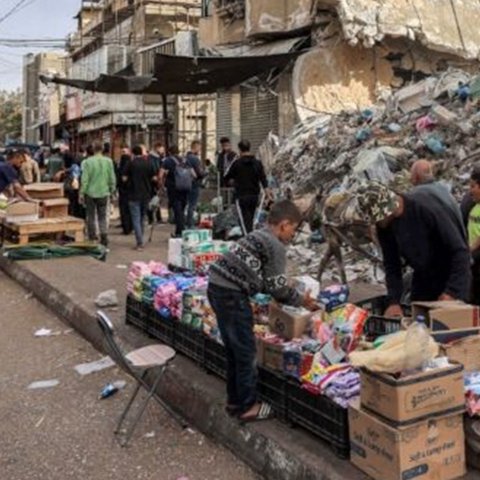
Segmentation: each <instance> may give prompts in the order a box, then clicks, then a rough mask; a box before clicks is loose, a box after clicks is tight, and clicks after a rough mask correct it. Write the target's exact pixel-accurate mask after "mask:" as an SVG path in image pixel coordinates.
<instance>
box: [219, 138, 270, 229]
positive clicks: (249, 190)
mask: <svg viewBox="0 0 480 480" xmlns="http://www.w3.org/2000/svg"><path fill="white" fill-rule="evenodd" d="M238 148H239V150H240V157H239V158H238V159H237V160H235V162H234V163H233V165H232V166H231V167H230V169H229V170H228V172H227V173H226V175H225V180H226V181H227V182H229V181H230V180H232V181H233V185H234V190H235V200H236V201H237V202H238V203H237V205H238V206H239V208H240V211H241V213H242V217H243V223H244V227H245V228H244V230H245V233H250V232H251V231H252V230H253V220H254V216H255V210H256V208H257V205H258V200H259V196H260V189H261V187H263V188H264V189H265V193H266V195H268V196H270V192H269V190H268V182H267V176H266V175H265V170H264V169H263V165H262V162H261V161H260V160H258V159H257V158H255V156H254V155H252V154H251V152H250V142H249V141H248V140H242V141H241V142H240V143H239V144H238Z"/></svg>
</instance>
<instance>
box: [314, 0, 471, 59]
mask: <svg viewBox="0 0 480 480" xmlns="http://www.w3.org/2000/svg"><path fill="white" fill-rule="evenodd" d="M318 7H319V8H327V9H328V8H334V9H335V10H336V12H337V14H338V17H339V20H340V23H341V26H342V30H343V34H344V37H345V39H346V40H347V41H349V43H350V44H351V45H356V44H359V43H361V44H363V45H364V46H366V47H371V46H373V45H374V44H375V42H378V41H381V40H383V39H384V38H386V37H403V38H408V39H410V40H416V41H418V42H420V43H421V44H423V45H425V46H426V47H428V48H430V49H432V50H436V51H439V52H448V53H452V54H454V55H459V56H461V57H463V58H466V59H476V58H479V54H480V29H479V28H478V23H477V21H478V18H480V2H476V1H472V0H319V2H318Z"/></svg>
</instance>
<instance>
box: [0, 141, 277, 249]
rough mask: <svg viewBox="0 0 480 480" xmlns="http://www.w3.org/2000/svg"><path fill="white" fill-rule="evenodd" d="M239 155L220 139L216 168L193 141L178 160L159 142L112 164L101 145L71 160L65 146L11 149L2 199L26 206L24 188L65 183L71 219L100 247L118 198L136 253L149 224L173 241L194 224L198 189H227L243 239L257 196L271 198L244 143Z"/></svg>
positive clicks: (2, 174)
mask: <svg viewBox="0 0 480 480" xmlns="http://www.w3.org/2000/svg"><path fill="white" fill-rule="evenodd" d="M238 148H239V153H238V154H237V153H236V152H235V151H234V150H233V148H232V144H231V142H230V140H229V139H228V138H226V137H223V138H221V139H220V149H219V152H218V154H217V159H216V162H212V161H210V160H209V159H202V158H201V152H202V144H201V142H200V141H199V140H193V141H192V142H191V144H190V149H189V150H188V151H187V152H180V150H179V148H178V147H177V146H176V145H170V146H169V147H168V148H166V146H165V145H164V144H163V143H161V142H158V143H156V144H155V145H154V146H153V148H152V149H151V150H147V149H146V147H145V146H144V145H140V144H139V145H134V146H133V147H131V148H130V147H129V146H126V145H125V146H124V147H123V148H122V150H121V156H120V158H119V159H118V161H114V160H112V158H111V156H110V150H111V148H110V145H109V144H103V143H101V142H93V143H92V144H91V145H89V146H87V147H85V148H83V147H81V148H79V150H78V152H76V154H72V153H71V151H70V148H69V146H68V145H67V144H64V143H62V144H59V145H57V146H55V147H54V148H52V149H50V148H46V147H42V148H39V149H37V150H36V151H35V152H34V153H33V152H30V151H29V150H28V148H11V149H8V150H7V151H6V158H2V157H0V164H1V165H0V191H3V190H5V191H6V193H8V192H10V187H11V188H12V189H13V190H14V191H12V192H10V193H11V194H12V195H13V194H15V195H16V196H19V197H21V198H23V199H25V200H29V196H28V194H27V192H26V191H25V190H24V189H23V188H22V185H26V184H31V183H35V182H39V181H47V182H63V184H64V189H65V195H66V197H67V198H68V199H69V215H71V216H75V217H79V218H84V219H85V220H86V227H87V236H88V239H89V240H91V241H100V243H102V244H103V245H105V246H108V243H109V242H108V229H109V216H110V208H111V199H112V198H113V197H117V198H118V207H119V213H120V224H121V229H122V232H123V233H124V234H125V235H130V234H131V233H132V232H133V233H134V236H135V247H134V248H136V249H138V250H142V249H143V248H144V245H145V236H144V233H145V232H144V229H145V223H146V220H147V219H148V222H149V223H150V224H152V223H154V222H155V223H162V222H163V221H164V220H165V221H166V222H169V223H173V224H174V225H175V230H174V233H173V234H172V236H174V237H179V236H181V235H182V232H183V230H184V229H185V228H193V227H194V226H195V224H196V219H197V207H198V202H199V199H200V192H201V189H202V188H204V187H206V188H211V189H227V190H230V192H231V194H232V195H231V197H232V198H234V199H235V201H236V202H237V204H238V208H239V211H240V212H241V215H240V216H241V217H242V224H243V227H244V230H245V232H246V233H248V232H250V231H252V229H253V217H254V213H255V209H256V207H257V204H258V202H259V197H260V193H261V188H262V187H263V188H265V189H266V192H267V193H268V192H269V190H268V188H267V179H266V175H265V171H264V169H263V165H262V163H261V161H260V160H258V159H256V158H255V156H254V155H252V154H251V152H250V150H251V147H250V143H249V142H248V141H247V140H242V141H241V142H240V143H239V144H238ZM2 160H3V161H2ZM7 187H9V188H7ZM163 198H164V199H165V202H164V205H162V204H161V203H162V202H161V200H160V199H163ZM165 204H166V205H165ZM162 206H164V207H167V211H168V219H167V218H166V219H163V218H162V208H161V207H162Z"/></svg>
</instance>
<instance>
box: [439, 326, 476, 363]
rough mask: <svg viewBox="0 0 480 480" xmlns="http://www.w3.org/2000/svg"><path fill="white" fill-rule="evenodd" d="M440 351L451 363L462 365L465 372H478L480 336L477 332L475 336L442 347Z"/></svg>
mask: <svg viewBox="0 0 480 480" xmlns="http://www.w3.org/2000/svg"><path fill="white" fill-rule="evenodd" d="M440 350H441V352H442V354H443V355H445V356H447V357H448V358H449V359H450V360H451V361H452V362H457V363H460V364H461V365H463V368H464V369H465V371H467V372H470V371H474V370H477V371H478V370H480V335H478V332H477V335H472V336H469V337H465V338H462V339H460V340H457V341H455V342H453V343H449V344H447V345H442V346H441V348H440Z"/></svg>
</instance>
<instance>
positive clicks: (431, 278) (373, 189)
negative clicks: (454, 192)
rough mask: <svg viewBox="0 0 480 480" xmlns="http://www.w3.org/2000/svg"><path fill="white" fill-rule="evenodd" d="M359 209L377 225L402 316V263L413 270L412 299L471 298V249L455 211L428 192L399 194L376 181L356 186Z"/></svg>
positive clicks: (393, 299)
mask: <svg viewBox="0 0 480 480" xmlns="http://www.w3.org/2000/svg"><path fill="white" fill-rule="evenodd" d="M357 195H358V206H359V211H360V212H362V214H363V215H364V216H365V218H366V219H367V220H369V221H371V222H372V223H375V224H377V228H378V239H379V241H380V245H381V247H382V252H383V262H384V266H385V274H386V282H387V290H388V296H389V300H390V307H389V308H388V309H387V311H386V313H385V314H386V315H387V316H400V315H401V308H400V299H401V296H402V292H403V283H402V265H403V262H402V261H404V262H405V263H406V264H407V265H409V266H410V267H412V269H413V272H414V273H413V279H412V294H411V298H412V301H432V300H453V299H457V300H467V298H468V294H469V288H470V279H471V275H470V253H469V249H468V245H467V242H466V238H465V234H464V230H463V228H462V226H461V225H459V223H458V221H457V218H456V215H454V214H453V213H452V212H450V211H449V210H448V209H445V207H444V205H442V203H441V202H439V201H438V200H437V199H436V198H435V197H434V196H432V195H431V194H430V193H429V192H426V191H423V190H417V191H413V192H410V193H407V194H404V195H397V194H395V193H394V192H392V191H391V190H389V189H388V188H387V187H385V186H384V185H381V184H379V183H376V182H371V183H369V184H366V185H363V186H361V187H360V188H359V189H358V190H357Z"/></svg>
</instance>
